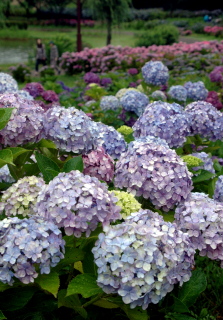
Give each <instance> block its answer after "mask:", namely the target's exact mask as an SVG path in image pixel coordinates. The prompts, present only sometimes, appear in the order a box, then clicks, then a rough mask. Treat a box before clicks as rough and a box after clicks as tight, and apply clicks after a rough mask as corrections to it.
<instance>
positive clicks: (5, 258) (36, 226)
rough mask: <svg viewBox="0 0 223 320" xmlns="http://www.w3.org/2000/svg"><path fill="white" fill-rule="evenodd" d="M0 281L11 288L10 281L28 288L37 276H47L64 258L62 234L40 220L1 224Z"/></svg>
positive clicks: (15, 218) (37, 218)
mask: <svg viewBox="0 0 223 320" xmlns="http://www.w3.org/2000/svg"><path fill="white" fill-rule="evenodd" d="M0 234H1V238H0V248H1V249H0V252H1V255H0V266H1V268H0V269H1V270H0V281H1V282H3V283H7V284H10V285H12V284H13V282H14V280H13V277H15V278H17V279H19V280H20V281H21V282H23V283H25V284H28V283H31V282H34V278H36V277H37V276H38V273H37V271H36V265H38V267H39V269H40V273H42V274H43V273H46V274H49V273H50V267H55V266H56V265H57V264H58V262H59V261H60V260H61V259H63V258H64V255H63V253H62V252H61V251H64V240H63V239H62V234H61V231H60V230H59V229H58V227H57V226H55V225H54V224H53V223H52V222H49V221H46V220H44V219H42V218H39V217H32V218H30V219H23V220H19V219H18V218H17V217H14V218H7V219H4V220H2V221H0Z"/></svg>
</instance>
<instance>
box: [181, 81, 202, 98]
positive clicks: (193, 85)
mask: <svg viewBox="0 0 223 320" xmlns="http://www.w3.org/2000/svg"><path fill="white" fill-rule="evenodd" d="M184 88H185V89H186V90H187V98H188V99H191V100H193V101H198V100H205V99H206V98H207V95H208V90H207V89H206V88H205V85H204V83H203V82H202V81H197V82H191V81H188V82H186V83H185V84H184Z"/></svg>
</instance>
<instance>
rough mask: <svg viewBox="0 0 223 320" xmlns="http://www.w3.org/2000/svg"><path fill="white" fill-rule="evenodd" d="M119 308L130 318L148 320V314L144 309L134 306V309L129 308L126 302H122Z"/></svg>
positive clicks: (132, 319) (131, 319)
mask: <svg viewBox="0 0 223 320" xmlns="http://www.w3.org/2000/svg"><path fill="white" fill-rule="evenodd" d="M120 308H121V309H122V310H123V311H125V313H126V314H127V316H128V318H129V319H130V320H148V319H149V316H148V314H147V312H146V310H142V308H141V307H136V308H134V309H130V306H129V305H128V304H123V305H122V306H120Z"/></svg>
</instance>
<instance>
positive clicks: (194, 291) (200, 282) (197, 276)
mask: <svg viewBox="0 0 223 320" xmlns="http://www.w3.org/2000/svg"><path fill="white" fill-rule="evenodd" d="M206 287H207V279H206V277H205V274H204V273H203V272H202V271H201V270H195V271H193V272H192V276H191V278H190V280H189V281H187V282H185V283H184V284H183V286H182V287H181V288H180V289H179V293H178V299H179V300H180V301H181V302H182V303H183V304H185V305H186V306H187V307H190V306H192V305H193V304H194V303H195V301H196V299H197V297H198V296H199V295H200V293H201V292H203V291H204V290H205V289H206Z"/></svg>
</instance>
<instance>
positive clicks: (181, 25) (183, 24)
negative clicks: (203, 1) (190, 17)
mask: <svg viewBox="0 0 223 320" xmlns="http://www.w3.org/2000/svg"><path fill="white" fill-rule="evenodd" d="M173 25H174V26H176V27H178V28H187V27H188V26H189V23H188V21H187V20H176V21H173Z"/></svg>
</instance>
